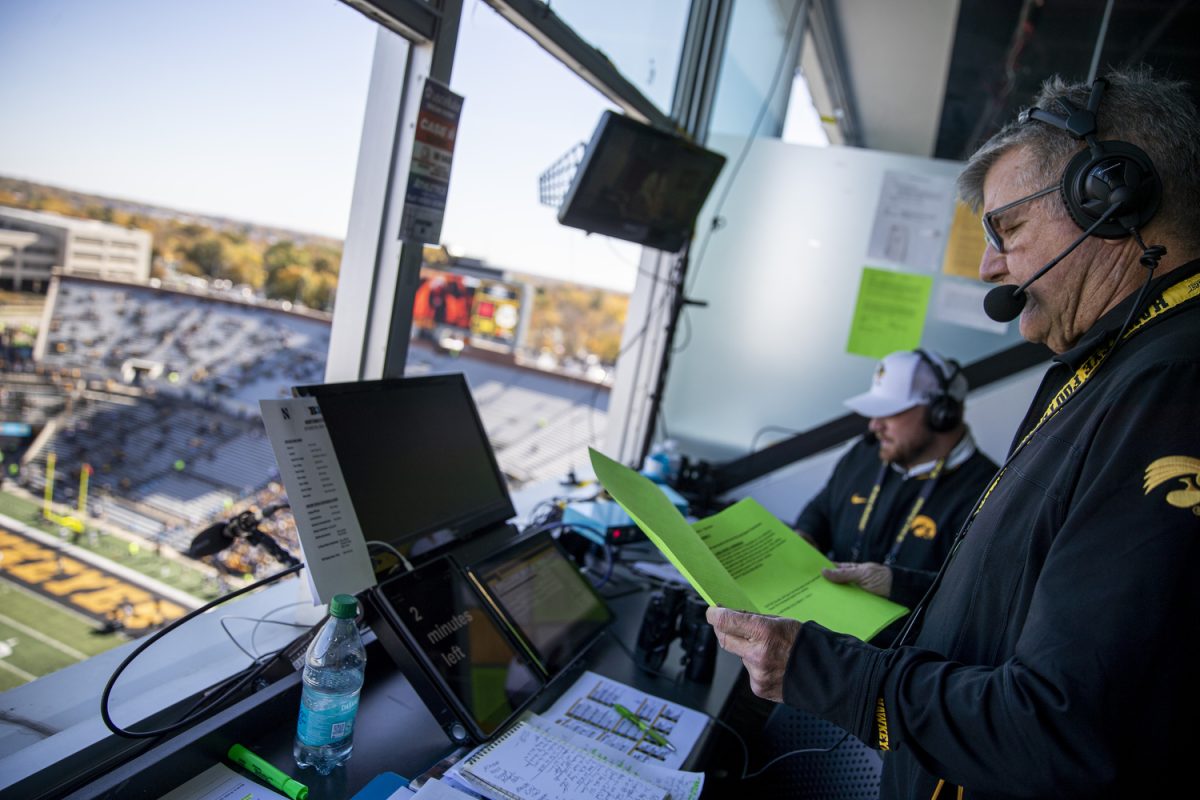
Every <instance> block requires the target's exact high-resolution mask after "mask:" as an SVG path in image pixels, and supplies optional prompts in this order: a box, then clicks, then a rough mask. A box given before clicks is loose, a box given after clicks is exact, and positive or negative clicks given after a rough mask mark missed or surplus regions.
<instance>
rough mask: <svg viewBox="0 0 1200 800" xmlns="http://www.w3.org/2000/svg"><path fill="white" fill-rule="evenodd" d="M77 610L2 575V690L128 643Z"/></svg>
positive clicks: (0, 593) (0, 651) (0, 602)
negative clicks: (98, 629)
mask: <svg viewBox="0 0 1200 800" xmlns="http://www.w3.org/2000/svg"><path fill="white" fill-rule="evenodd" d="M95 629H96V626H95V625H93V624H91V623H90V622H88V621H87V620H85V619H84V618H83V617H82V616H80V615H78V614H75V613H74V612H71V611H67V610H65V609H63V608H62V607H61V606H58V605H56V604H54V603H51V602H50V601H48V600H44V599H42V598H41V597H38V596H37V595H35V594H33V593H32V592H29V591H26V590H25V589H22V588H21V587H19V586H16V585H14V584H12V583H10V582H8V581H7V580H5V579H3V578H0V691H6V690H8V689H12V688H13V687H16V686H20V685H21V684H24V683H27V682H28V681H29V680H31V678H39V677H41V676H42V675H48V674H50V673H51V672H54V671H56V670H60V669H62V668H63V667H67V666H70V665H71V664H74V663H75V662H77V661H82V660H84V659H86V658H88V657H90V656H94V655H96V654H97V653H103V652H104V651H105V650H108V649H110V648H113V647H116V646H117V645H119V644H121V643H122V642H124V641H125V637H124V636H122V635H120V634H111V633H110V634H103V635H100V634H96V633H93V631H94V630H95Z"/></svg>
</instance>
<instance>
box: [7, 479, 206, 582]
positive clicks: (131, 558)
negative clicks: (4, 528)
mask: <svg viewBox="0 0 1200 800" xmlns="http://www.w3.org/2000/svg"><path fill="white" fill-rule="evenodd" d="M0 514H3V515H5V516H7V517H12V518H13V519H15V520H17V521H19V522H24V523H25V524H26V525H29V526H31V527H34V528H37V529H38V530H42V531H46V532H47V533H51V534H54V535H55V536H57V535H58V526H57V525H55V524H54V523H52V522H49V521H47V520H45V519H43V518H42V511H41V507H40V506H39V505H37V504H36V503H31V502H30V501H28V500H26V499H25V498H23V497H16V496H14V495H11V494H8V493H6V492H0ZM129 544H130V543H129V542H128V541H127V540H125V539H122V538H120V537H117V536H108V535H104V534H101V535H100V536H99V537H98V538H97V539H96V541H95V543H93V542H92V541H91V540H90V538H89V537H86V536H85V537H80V539H79V542H78V545H79V546H80V547H82V548H84V549H85V550H91V551H92V552H94V553H97V554H99V555H102V556H104V557H105V558H107V559H109V560H110V561H113V562H115V563H117V564H120V565H122V566H124V567H129V568H130V569H132V570H136V571H137V572H140V573H142V574H143V575H149V576H150V577H152V578H157V579H158V580H160V581H162V582H163V583H165V584H167V585H168V586H173V587H174V588H176V589H180V590H182V591H185V592H187V593H188V594H190V595H192V596H193V597H198V598H200V599H202V600H211V599H213V598H214V597H216V596H217V594H218V593H217V592H215V591H214V590H213V587H212V585H211V582H209V581H208V579H207V576H206V575H205V573H203V572H201V571H200V570H197V569H193V568H191V567H189V566H188V565H187V564H185V563H182V562H180V561H177V560H174V559H169V558H163V557H162V556H156V555H155V554H154V547H153V545H150V544H146V545H141V546H137V547H136V548H135V549H136V552H134V549H131V548H130V546H129Z"/></svg>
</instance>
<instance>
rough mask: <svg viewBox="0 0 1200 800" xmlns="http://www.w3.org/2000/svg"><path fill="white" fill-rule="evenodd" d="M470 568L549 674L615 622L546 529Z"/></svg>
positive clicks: (565, 663) (560, 669)
mask: <svg viewBox="0 0 1200 800" xmlns="http://www.w3.org/2000/svg"><path fill="white" fill-rule="evenodd" d="M471 572H472V574H473V575H474V576H476V577H477V579H478V580H479V581H480V582H481V583H482V585H483V588H484V589H485V590H486V591H487V592H488V594H490V595H491V596H492V597H493V598H495V600H496V601H497V602H498V603H499V605H500V607H501V609H502V610H503V611H504V614H505V616H507V617H508V619H510V620H511V621H512V623H513V624H514V625H515V626H516V628H517V630H518V631H520V632H521V633H522V634H524V637H525V639H526V640H528V642H529V643H530V644H531V645H532V646H533V649H534V651H535V654H536V656H537V658H538V660H539V661H540V662H541V665H542V667H543V669H544V670H545V671H546V673H547V675H548V676H549V677H554V676H555V675H558V674H559V673H561V672H562V671H563V670H564V669H565V668H566V667H567V665H568V664H570V662H571V661H572V660H573V659H575V657H577V656H578V655H580V654H581V653H583V652H584V650H586V649H587V646H588V645H589V644H591V643H592V641H593V640H595V639H596V637H597V636H599V635H600V634H601V633H602V632H603V631H604V629H605V627H607V626H608V624H609V623H610V622H611V621H612V612H611V611H609V609H608V606H607V605H605V604H604V601H603V600H602V599H601V598H600V596H599V595H598V594H596V591H595V590H594V589H593V588H592V586H591V584H589V583H588V581H587V579H586V578H584V577H583V576H582V575H580V574H579V570H578V569H576V567H575V565H574V564H572V563H571V562H570V561H569V560H568V559H567V557H566V556H565V555H564V554H563V552H562V550H560V549H559V547H558V545H557V544H556V543H555V542H554V540H553V539H552V538H551V537H550V534H549V533H543V534H539V535H536V536H533V537H532V538H529V539H526V540H525V541H522V542H519V543H517V544H515V545H513V546H511V547H508V548H505V549H504V550H503V551H501V552H499V553H496V554H495V555H493V556H490V557H488V558H486V559H484V560H483V561H481V562H479V563H477V564H474V565H472V568H471Z"/></svg>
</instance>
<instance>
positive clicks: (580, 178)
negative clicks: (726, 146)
mask: <svg viewBox="0 0 1200 800" xmlns="http://www.w3.org/2000/svg"><path fill="white" fill-rule="evenodd" d="M724 164H725V156H723V155H721V154H720V153H714V152H713V151H711V150H705V149H704V148H703V147H700V146H699V145H696V144H693V143H691V142H689V141H687V140H686V139H684V138H682V137H680V136H676V135H674V134H670V133H666V132H664V131H660V130H658V129H657V128H652V127H650V126H649V125H644V124H642V123H640V122H637V121H636V120H633V119H630V118H629V117H625V116H622V115H620V114H616V113H614V112H612V111H605V112H604V115H603V116H602V117H601V118H600V123H599V124H598V125H597V126H596V131H595V133H593V134H592V139H591V141H590V142H589V143H588V146H587V150H586V152H585V153H584V155H583V161H582V162H581V163H580V165H579V169H578V170H577V171H576V172H575V177H574V179H573V180H572V181H571V187H570V189H568V190H567V195H566V198H565V199H564V200H563V203H562V205H561V206H560V207H559V209H558V221H559V222H561V223H562V224H563V225H568V226H570V227H572V228H580V229H582V230H585V231H587V232H588V233H599V234H603V235H605V236H612V237H614V238H617V239H624V240H625V241H628V242H635V243H637V244H641V245H645V246H646V247H654V248H657V249H659V250H666V251H668V252H676V251H678V250H680V249H681V248H682V247H683V244H684V242H686V241H687V239H688V238H689V237H690V236H691V233H692V229H693V228H694V227H695V225H696V217H697V215H699V213H700V208H701V206H703V205H704V201H705V200H706V199H707V198H708V193H709V192H710V191H712V187H713V184H714V183H716V180H717V176H718V175H719V174H720V173H721V168H722V167H723V166H724Z"/></svg>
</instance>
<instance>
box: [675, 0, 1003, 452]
mask: <svg viewBox="0 0 1200 800" xmlns="http://www.w3.org/2000/svg"><path fill="white" fill-rule="evenodd" d="M795 7H796V6H795V4H792V3H785V4H775V3H769V4H765V3H764V4H757V3H740V4H738V5H737V6H736V7H735V11H734V19H733V21H732V25H731V30H730V37H729V41H730V45H729V52H728V53H727V55H726V60H725V63H724V67H723V70H722V75H721V81H720V86H719V89H718V94H717V96H716V99H715V108H714V117H713V124H712V131H713V133H712V135H711V136H710V137H709V141H708V142H707V144H708V146H709V147H711V148H713V149H715V150H718V151H720V152H723V153H725V154H726V155H727V156H729V163H728V165H727V167H726V170H725V172H724V174H722V176H721V178H720V180H719V181H718V184H717V186H716V188H715V189H714V191H713V193H712V196H711V197H710V199H709V203H708V205H707V206H706V208H705V209H704V210H703V211H702V212H701V215H700V224H699V226H698V227H699V233H698V243H697V246H696V247H695V248H694V256H693V260H692V264H691V266H690V271H689V274H688V288H687V292H686V296H687V297H689V298H695V299H697V300H702V301H708V303H709V305H708V307H706V308H687V309H685V310H684V312H683V318H682V320H681V323H680V334H679V336H678V337H677V341H676V342H675V345H674V348H675V349H674V351H673V353H672V362H671V372H670V375H669V380H668V384H667V390H666V393H665V399H664V403H663V415H662V417H663V418H662V419H661V420H659V422H660V428H659V433H660V435H662V433H663V431H669V433H670V436H671V437H672V438H675V439H676V440H678V442H679V443H680V446H681V450H682V451H683V452H684V454H685V455H689V456H692V457H698V458H703V459H706V460H709V461H713V462H722V461H726V460H729V459H731V458H734V457H737V456H740V455H743V454H745V453H747V452H749V451H753V450H758V449H761V448H763V447H766V446H767V445H769V444H771V443H773V442H775V441H778V440H780V439H782V438H786V437H787V436H788V435H790V434H789V432H799V431H803V430H807V429H809V428H812V427H814V426H817V425H820V424H821V423H824V422H827V421H829V420H831V419H834V418H837V417H840V416H842V415H843V414H846V413H848V412H847V411H846V409H845V408H844V407H843V406H842V400H844V399H845V398H846V397H850V396H851V395H854V394H857V393H859V392H862V391H865V389H866V388H867V386H868V385H869V382H870V377H871V372H872V370H873V368H874V366H875V363H876V361H877V358H878V356H881V355H883V354H884V352H887V351H890V350H898V349H907V348H910V347H915V346H924V347H926V348H931V349H934V350H937V351H939V352H942V353H944V354H946V355H948V356H950V357H952V358H955V359H958V360H959V361H961V362H962V363H964V364H965V363H969V362H970V361H973V360H976V359H978V358H981V357H983V356H985V355H988V354H991V353H993V352H996V351H999V350H1002V349H1004V348H1006V347H1008V346H1010V345H1012V344H1013V343H1015V342H1016V341H1018V337H1017V332H1016V330H1015V326H1006V325H1002V324H997V323H993V322H991V321H990V320H987V319H986V318H984V317H983V314H982V304H981V301H982V294H983V292H984V291H985V290H986V287H984V285H983V284H981V283H980V282H979V281H978V280H977V279H976V278H975V277H973V275H974V271H975V269H976V268H977V266H978V254H979V253H980V252H981V251H982V246H981V241H982V237H981V236H980V234H979V233H978V222H977V221H973V222H972V221H970V220H966V221H965V222H964V221H963V220H962V219H960V218H959V217H956V216H955V214H956V208H955V203H954V177H955V176H956V175H957V173H958V171H959V165H958V164H956V163H954V162H949V161H937V160H932V159H924V158H918V157H913V156H901V155H895V154H888V153H882V152H876V151H869V150H862V149H857V148H837V147H827V146H825V142H824V141H822V139H821V137H819V136H817V135H816V134H817V129H818V128H819V126H820V125H821V124H822V123H821V121H820V119H819V115H817V114H816V113H815V110H814V109H813V105H812V102H811V99H810V97H809V95H808V93H807V91H805V89H806V88H807V83H806V82H803V75H802V74H801V73H800V72H799V71H797V70H796V69H795V66H796V63H797V56H798V53H797V52H796V42H795V41H789V36H788V32H789V30H790V29H792V28H793V25H794V24H795V23H794V22H793V20H794V17H793V12H794V10H795ZM791 38H792V39H794V38H795V37H794V35H793V36H792V37H791ZM776 75H778V76H779V81H778V84H779V85H778V86H777V87H776V89H775V91H774V93H772V92H771V91H770V90H771V85H772V82H773V81H774V80H775V76H776ZM793 76H794V77H795V82H793ZM802 82H803V85H802ZM789 84H791V88H790V91H789ZM796 106H800V107H799V108H797V107H796ZM760 115H761V116H762V123H761V126H760V127H759V129H758V131H757V132H756V134H755V135H754V137H753V138H749V136H750V134H751V132H752V129H753V121H754V120H755V119H756V118H758V117H759V116H760ZM804 118H807V123H808V124H807V126H806V127H807V129H808V131H809V133H807V134H805V135H804V136H801V135H799V134H798V133H797V132H796V131H797V128H798V126H799V123H800V121H801V120H802V119H804ZM814 118H815V119H814ZM785 120H786V121H787V124H785ZM806 137H811V138H806ZM813 139H815V141H813ZM791 141H806V142H808V143H809V144H815V145H817V146H801V145H799V144H791V143H789V142H791ZM743 154H744V155H745V158H744V160H743V158H742V156H743ZM722 201H723V202H722ZM718 204H720V205H719V206H718ZM714 216H719V217H720V218H721V220H722V223H723V224H722V225H721V226H719V227H718V228H717V229H716V230H710V227H711V226H710V224H709V223H710V221H711V220H712V219H713V218H714ZM952 229H956V230H957V232H959V233H962V234H963V235H964V236H965V239H962V242H963V245H962V246H963V247H964V250H963V251H962V252H960V251H957V250H955V249H954V247H953V245H952V246H950V247H949V248H948V247H947V240H948V237H949V235H950V233H951V230H952ZM951 252H952V253H953V259H951V261H947V260H946V258H947V256H946V255H945V254H947V253H951ZM881 286H882V287H884V288H882V289H880V288H879V287H881ZM889 287H890V288H889ZM901 289H903V290H905V291H907V290H908V289H911V290H912V296H911V297H908V296H907V295H905V296H903V297H902V296H901ZM893 324H898V325H899V328H900V329H901V330H900V331H899V333H900V334H905V335H900V336H895V335H893V332H892V331H891V330H889V327H888V326H889V325H893ZM914 325H915V328H916V330H917V332H918V340H916V341H913V340H912V339H911V336H908V335H906V330H903V329H904V328H905V327H906V326H909V329H910V330H911V326H914ZM852 334H855V338H853V340H852ZM866 339H869V340H870V342H868V344H869V345H870V346H866V345H864V341H865V340H866ZM878 347H883V348H884V349H883V350H882V351H881V352H878V353H876V354H867V353H866V352H865V351H867V350H872V349H875V348H878ZM731 408H732V409H737V410H738V413H736V414H730V413H729V410H730V409H731Z"/></svg>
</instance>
